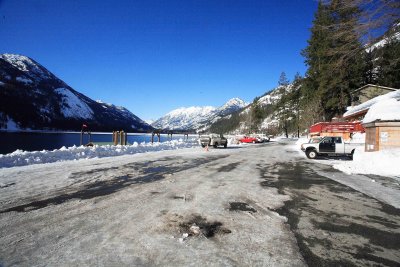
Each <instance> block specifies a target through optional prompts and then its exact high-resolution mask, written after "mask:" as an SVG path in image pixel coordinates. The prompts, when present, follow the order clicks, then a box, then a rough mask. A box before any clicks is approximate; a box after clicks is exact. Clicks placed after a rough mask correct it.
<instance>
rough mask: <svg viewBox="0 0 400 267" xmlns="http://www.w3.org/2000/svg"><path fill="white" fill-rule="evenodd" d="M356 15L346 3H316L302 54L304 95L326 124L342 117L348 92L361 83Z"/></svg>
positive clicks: (346, 0) (361, 52) (361, 49)
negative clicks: (318, 111)
mask: <svg viewBox="0 0 400 267" xmlns="http://www.w3.org/2000/svg"><path fill="white" fill-rule="evenodd" d="M359 14H360V12H359V9H358V7H357V6H355V5H353V4H351V3H349V0H332V1H330V2H328V3H327V4H323V3H322V2H319V4H318V9H317V12H316V14H315V19H314V21H313V27H312V29H311V38H310V40H309V41H308V46H307V48H306V49H304V50H303V51H302V54H303V56H305V58H306V64H307V65H308V70H307V77H306V80H305V81H304V84H303V85H304V89H303V92H304V93H305V95H306V98H307V100H308V101H316V102H317V103H316V104H317V106H320V107H321V108H322V114H321V117H322V118H323V119H325V120H330V119H331V118H332V117H334V116H336V115H340V114H342V113H343V112H344V111H345V108H346V107H347V106H348V105H349V103H350V90H352V89H355V88H358V87H359V86H361V85H362V84H363V81H364V79H363V71H364V69H365V67H364V59H363V57H364V54H363V51H364V50H363V48H362V46H361V44H360V42H359V36H358V34H357V32H356V25H357V22H358V18H359ZM313 104H315V103H313Z"/></svg>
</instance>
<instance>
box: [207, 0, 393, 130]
mask: <svg viewBox="0 0 400 267" xmlns="http://www.w3.org/2000/svg"><path fill="white" fill-rule="evenodd" d="M310 32H311V33H310V38H309V40H308V45H307V47H305V48H304V49H303V50H302V51H301V52H300V53H301V54H302V56H303V57H304V59H305V63H306V65H307V71H306V73H305V77H300V75H298V74H297V75H296V77H294V79H293V80H292V81H289V80H288V79H287V78H286V75H285V73H284V72H283V73H282V74H281V77H280V78H279V81H278V87H277V88H275V89H273V90H271V91H270V92H268V93H266V94H265V95H263V96H261V97H257V98H255V99H254V101H253V103H252V104H251V105H250V106H249V107H248V108H247V109H246V110H244V111H242V112H240V113H239V112H238V113H235V114H232V115H231V116H230V117H226V118H224V119H222V120H220V121H219V122H218V123H216V124H214V125H212V127H211V130H213V131H215V132H231V133H233V132H242V133H251V132H257V131H258V132H260V131H262V132H267V133H271V134H277V133H283V134H285V135H289V134H296V135H299V133H301V132H303V131H305V130H306V129H307V128H308V127H309V126H310V125H311V124H313V123H315V122H318V121H330V120H331V119H332V118H334V117H339V118H340V117H341V115H342V114H343V113H344V112H345V111H346V108H347V107H348V106H349V105H350V102H351V99H350V92H351V91H352V90H355V89H357V88H359V87H361V86H363V85H366V84H377V85H382V86H387V87H393V88H400V2H399V1H390V0H389V1H371V0H331V1H319V4H318V9H317V11H316V13H315V16H314V20H313V24H312V27H311V29H310ZM266 96H275V98H273V101H270V102H269V103H267V102H265V101H262V100H263V99H264V98H265V97H266ZM260 99H261V101H260Z"/></svg>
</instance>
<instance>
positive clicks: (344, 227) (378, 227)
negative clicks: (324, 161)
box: [259, 162, 400, 266]
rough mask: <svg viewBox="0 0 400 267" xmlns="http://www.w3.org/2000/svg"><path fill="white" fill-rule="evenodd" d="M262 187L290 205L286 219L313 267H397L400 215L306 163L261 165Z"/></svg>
mask: <svg viewBox="0 0 400 267" xmlns="http://www.w3.org/2000/svg"><path fill="white" fill-rule="evenodd" d="M259 169H260V172H261V176H262V177H263V178H262V181H261V182H260V184H261V186H263V187H275V188H277V189H278V192H279V193H281V194H286V195H290V196H291V197H292V200H291V201H287V202H285V206H283V207H282V208H280V209H278V210H276V211H277V212H278V213H279V214H280V215H282V216H285V217H287V218H288V224H289V225H290V228H291V230H292V231H293V232H294V233H295V236H296V239H297V241H298V245H299V247H300V251H301V253H302V255H303V257H304V259H305V260H306V262H307V264H308V265H309V266H371V265H379V266H399V262H400V253H399V251H400V210H398V209H396V208H393V207H392V206H389V205H387V204H385V203H382V202H380V201H378V200H376V199H373V198H371V197H368V196H366V195H364V194H362V193H359V192H357V191H355V190H353V189H351V188H349V187H347V186H344V185H342V184H340V183H337V182H335V181H332V180H330V179H328V178H325V177H323V176H321V175H318V174H317V173H316V172H314V171H313V169H311V168H310V167H309V166H308V164H307V163H304V162H297V163H290V162H286V163H281V164H277V165H274V166H268V165H266V166H259Z"/></svg>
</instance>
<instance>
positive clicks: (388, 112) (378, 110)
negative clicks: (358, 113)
mask: <svg viewBox="0 0 400 267" xmlns="http://www.w3.org/2000/svg"><path fill="white" fill-rule="evenodd" d="M376 120H382V121H393V120H399V121H400V101H398V100H396V99H394V98H390V99H384V100H382V101H379V102H377V103H375V104H373V105H372V106H371V107H370V109H369V110H368V113H367V114H366V115H365V117H364V119H363V123H368V122H373V121H376Z"/></svg>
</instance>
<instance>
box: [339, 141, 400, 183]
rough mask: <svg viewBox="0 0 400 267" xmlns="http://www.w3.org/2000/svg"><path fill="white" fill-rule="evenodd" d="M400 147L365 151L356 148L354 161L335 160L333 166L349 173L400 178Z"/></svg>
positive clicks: (361, 148)
mask: <svg viewBox="0 0 400 267" xmlns="http://www.w3.org/2000/svg"><path fill="white" fill-rule="evenodd" d="M399 159H400V149H388V150H382V151H376V152H365V151H364V147H358V148H356V151H355V152H354V156H353V161H335V163H334V164H333V167H334V168H335V169H338V170H340V171H342V172H345V173H347V174H353V173H359V174H375V175H381V176H398V177H399V178H400V164H399Z"/></svg>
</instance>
